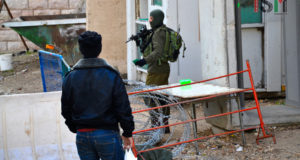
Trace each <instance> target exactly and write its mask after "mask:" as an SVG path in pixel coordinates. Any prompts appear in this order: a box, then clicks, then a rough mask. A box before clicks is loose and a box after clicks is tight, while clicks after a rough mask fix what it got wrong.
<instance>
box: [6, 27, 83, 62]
mask: <svg viewBox="0 0 300 160" xmlns="http://www.w3.org/2000/svg"><path fill="white" fill-rule="evenodd" d="M11 28H12V29H13V30H15V31H16V32H18V33H19V34H21V35H22V36H24V37H26V38H27V39H28V40H30V41H32V42H33V43H34V44H36V45H37V46H39V47H41V48H43V49H44V50H47V49H46V48H45V47H46V44H52V45H55V46H56V47H58V48H60V49H61V53H59V54H61V55H63V57H64V59H65V60H66V62H67V63H68V64H69V65H70V66H73V65H74V64H75V63H76V62H77V61H78V60H79V59H80V58H82V56H81V54H80V51H79V46H78V43H77V40H78V38H77V37H78V35H79V34H80V33H82V32H84V31H85V24H67V25H59V24H58V25H49V26H48V25H43V26H29V27H11Z"/></svg>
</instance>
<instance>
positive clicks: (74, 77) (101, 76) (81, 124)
mask: <svg viewBox="0 0 300 160" xmlns="http://www.w3.org/2000/svg"><path fill="white" fill-rule="evenodd" d="M61 107H62V115H63V117H64V118H65V119H66V124H67V126H68V127H69V129H70V130H71V131H72V132H74V133H76V131H77V129H82V128H97V129H107V130H116V131H119V127H118V123H120V125H121V127H122V129H123V131H124V133H123V136H125V137H131V136H132V131H133V130H134V122H133V116H132V114H131V108H130V104H129V100H128V95H127V92H126V89H125V86H124V84H123V81H122V79H121V77H120V76H119V73H118V72H117V71H115V70H114V69H113V68H112V67H110V66H109V65H108V64H107V63H106V62H105V61H104V60H103V59H99V58H88V59H81V60H80V61H79V62H78V63H77V64H76V65H75V66H74V69H73V71H71V72H70V73H69V74H68V75H67V76H66V77H65V78H64V81H63V86H62V97H61Z"/></svg>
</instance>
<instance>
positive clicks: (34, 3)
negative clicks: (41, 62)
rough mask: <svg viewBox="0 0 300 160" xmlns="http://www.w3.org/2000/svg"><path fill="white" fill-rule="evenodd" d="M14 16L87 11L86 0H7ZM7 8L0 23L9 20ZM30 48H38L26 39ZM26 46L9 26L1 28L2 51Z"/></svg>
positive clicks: (3, 10)
mask: <svg viewBox="0 0 300 160" xmlns="http://www.w3.org/2000/svg"><path fill="white" fill-rule="evenodd" d="M6 2H7V4H8V7H9V9H10V11H11V13H12V15H13V17H20V16H36V15H58V14H72V13H82V12H85V0H6ZM9 20H10V17H9V15H8V12H7V10H6V8H5V7H4V6H3V9H2V11H1V13H0V24H1V23H2V22H5V21H9ZM26 43H27V45H28V46H29V48H30V49H38V47H37V46H36V45H34V44H33V43H31V42H30V41H28V40H26ZM23 50H25V47H24V46H23V44H22V41H21V40H20V37H19V36H18V34H17V33H16V32H15V31H13V30H11V29H9V28H2V27H1V28H0V53H6V52H16V51H23Z"/></svg>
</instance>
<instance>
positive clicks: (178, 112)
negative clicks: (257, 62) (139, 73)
mask: <svg viewBox="0 0 300 160" xmlns="http://www.w3.org/2000/svg"><path fill="white" fill-rule="evenodd" d="M124 82H125V83H127V84H130V85H129V88H131V89H129V92H134V91H140V90H146V89H151V88H153V86H147V85H145V84H144V83H142V82H137V81H128V80H124ZM129 100H130V104H131V107H132V111H138V110H142V109H147V108H151V107H157V106H161V105H166V104H174V103H177V102H178V101H177V99H176V98H175V97H174V96H172V95H170V94H169V93H168V92H167V91H165V90H160V91H156V92H151V93H150V92H145V93H139V94H134V95H129ZM147 101H152V105H151V106H149V103H147ZM153 102H154V103H155V106H153ZM161 103H163V104H161ZM169 108H170V115H169V116H168V115H164V114H163V111H162V110H163V109H156V110H150V111H145V112H140V113H136V114H134V115H133V116H134V122H135V130H136V131H139V130H144V129H149V128H153V127H158V126H163V125H165V124H164V123H163V122H164V119H166V118H168V120H169V124H172V123H176V122H180V121H186V120H187V119H188V118H187V114H186V112H185V111H184V109H183V108H182V106H181V105H180V104H179V105H174V106H170V107H169ZM153 121H157V123H153ZM151 122H152V123H151ZM165 131H166V128H160V129H156V130H152V131H148V132H142V133H138V134H135V135H134V136H133V137H134V140H135V144H136V145H139V146H142V150H145V149H146V148H152V147H153V146H162V145H167V144H173V143H176V142H180V141H187V140H189V139H190V133H191V126H190V124H189V123H185V124H182V125H177V126H171V127H170V133H165ZM185 146H186V144H185V143H184V144H181V145H177V146H174V147H173V148H171V147H170V148H171V149H172V154H173V157H176V156H178V155H180V154H181V152H182V151H183V149H184V147H185Z"/></svg>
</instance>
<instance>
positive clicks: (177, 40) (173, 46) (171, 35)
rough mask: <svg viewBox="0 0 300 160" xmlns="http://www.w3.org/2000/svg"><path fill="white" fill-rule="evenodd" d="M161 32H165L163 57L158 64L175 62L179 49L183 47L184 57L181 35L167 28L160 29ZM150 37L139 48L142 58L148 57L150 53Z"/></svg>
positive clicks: (183, 44) (184, 48)
mask: <svg viewBox="0 0 300 160" xmlns="http://www.w3.org/2000/svg"><path fill="white" fill-rule="evenodd" d="M160 29H161V30H165V31H166V44H165V46H164V53H165V54H164V56H163V57H162V58H160V59H159V60H158V64H161V62H162V61H163V62H168V61H169V62H176V61H177V59H178V56H179V54H180V48H181V47H182V46H183V51H182V52H183V53H182V57H184V51H185V50H186V47H185V43H184V41H183V39H182V37H181V35H180V34H179V33H178V32H176V31H174V30H172V29H171V28H168V27H161V28H160ZM152 36H153V33H152V34H151V35H149V36H148V38H147V40H146V41H145V43H144V44H143V45H142V46H141V52H142V53H143V56H148V55H149V54H150V53H151V52H152V43H151V41H152Z"/></svg>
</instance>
